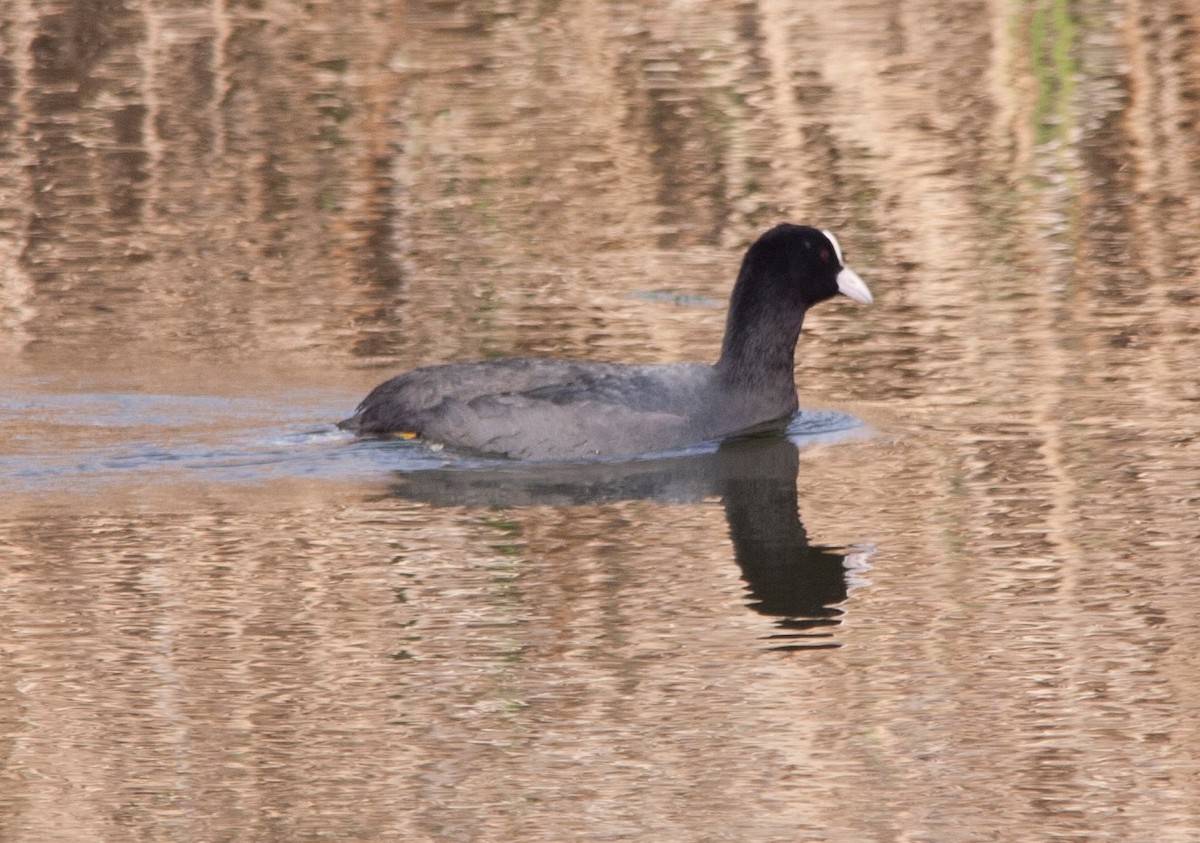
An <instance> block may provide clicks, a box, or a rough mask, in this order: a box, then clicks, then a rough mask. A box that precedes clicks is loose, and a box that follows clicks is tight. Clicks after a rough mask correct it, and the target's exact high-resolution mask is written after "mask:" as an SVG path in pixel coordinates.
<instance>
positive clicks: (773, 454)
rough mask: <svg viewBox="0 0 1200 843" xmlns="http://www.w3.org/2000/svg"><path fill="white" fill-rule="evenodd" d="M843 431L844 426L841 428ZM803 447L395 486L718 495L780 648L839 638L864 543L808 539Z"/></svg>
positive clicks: (767, 446)
mask: <svg viewBox="0 0 1200 843" xmlns="http://www.w3.org/2000/svg"><path fill="white" fill-rule="evenodd" d="M841 435H843V436H844V435H845V432H844V430H843V432H842V434H841ZM799 462H800V455H799V452H798V450H797V448H796V444H795V443H793V442H792V441H791V440H790V439H788V438H787V437H785V436H779V435H767V436H758V437H751V438H746V439H738V440H732V441H728V442H725V443H723V444H722V445H721V446H720V447H719V448H716V449H715V450H708V451H706V452H700V453H688V454H682V455H678V456H664V457H659V458H651V459H640V460H630V461H625V462H611V463H596V462H584V463H559V464H554V465H548V464H541V465H531V464H528V463H520V462H501V461H494V462H487V463H474V464H471V465H468V466H464V467H456V468H442V469H432V470H423V471H412V472H407V473H404V474H401V475H399V478H398V482H397V483H396V485H394V486H393V493H394V494H396V495H397V496H399V497H403V498H407V499H411V500H419V501H425V502H428V503H432V504H435V505H442V506H503V507H512V506H522V505H525V506H530V505H538V504H549V505H555V506H572V505H584V504H598V503H611V502H613V501H618V500H657V501H663V502H667V503H682V502H689V501H698V500H702V499H704V498H706V497H710V496H713V495H720V496H721V499H722V502H723V504H724V507H725V517H726V520H727V521H728V523H729V535H730V538H731V540H732V542H733V551H734V557H735V559H736V561H737V564H738V566H739V567H740V568H741V570H742V576H743V577H744V579H745V580H746V588H747V591H748V592H749V597H750V600H749V605H750V608H752V609H754V611H756V612H759V613H761V614H763V615H766V616H769V617H773V618H778V619H779V620H778V621H777V627H778V630H779V631H778V632H777V633H775V634H774V635H772V636H771V639H772V640H777V639H783V640H784V643H781V644H780V646H779V647H778V648H777V649H785V650H791V649H810V648H814V647H816V648H823V647H836V646H839V645H838V644H836V643H835V642H834V641H833V640H832V636H831V634H830V631H829V628H830V627H835V626H837V625H838V624H839V623H840V618H841V616H842V614H843V612H842V610H841V609H839V608H837V604H839V603H841V602H843V601H844V600H845V599H846V595H847V592H848V588H849V587H850V586H851V585H855V584H859V583H860V582H862V581H861V580H858V582H855V581H854V580H853V578H854V577H855V574H856V572H858V571H862V570H864V569H865V568H866V567H867V565H866V560H867V558H869V556H870V555H871V552H872V551H871V550H869V549H862V550H858V551H855V552H847V551H845V550H836V549H834V548H829V547H820V546H816V545H810V544H809V541H808V535H807V534H806V533H805V531H804V526H803V524H801V522H800V514H799V510H798V508H797V486H796V476H797V473H798V471H799Z"/></svg>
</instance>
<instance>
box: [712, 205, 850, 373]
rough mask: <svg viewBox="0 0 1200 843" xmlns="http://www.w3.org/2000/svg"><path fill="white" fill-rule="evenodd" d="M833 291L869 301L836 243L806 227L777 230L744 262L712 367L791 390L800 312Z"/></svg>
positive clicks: (757, 244)
mask: <svg viewBox="0 0 1200 843" xmlns="http://www.w3.org/2000/svg"><path fill="white" fill-rule="evenodd" d="M838 293H841V294H842V295H844V296H848V297H849V298H851V299H854V300H855V301H857V302H861V303H862V304H870V302H871V291H870V290H868V289H867V285H866V284H864V283H863V282H862V279H861V278H859V277H858V276H857V275H855V274H854V272H853V270H850V269H848V268H847V267H846V266H845V265H844V264H843V262H842V248H841V246H840V245H839V244H838V241H837V238H836V237H834V236H833V235H832V234H831V233H829V232H828V231H822V230H821V229H819V228H811V227H809V226H807V225H789V224H786V223H785V224H783V225H777V226H775V227H774V228H772V229H771V230H770V231H768V232H766V233H765V234H763V236H762V237H759V238H758V240H756V241H755V242H754V245H752V246H751V247H750V248H749V250H747V252H746V256H745V258H743V259H742V268H741V270H740V271H739V272H738V279H737V283H736V284H734V286H733V295H732V296H731V297H730V299H729V315H728V316H727V317H726V319H725V339H724V341H723V342H722V344H721V359H720V360H719V361H718V363H717V366H718V368H719V369H720V370H721V371H722V373H724V375H725V376H726V377H727V378H728V379H730V380H731V381H732V382H734V383H737V384H739V385H744V384H758V383H762V382H765V381H766V380H768V379H774V380H776V381H778V382H779V383H780V384H782V385H783V386H781V387H780V388H781V389H783V388H784V386H786V387H787V388H788V389H790V388H791V387H790V386H789V385H790V384H791V380H792V357H793V353H794V351H795V348H796V340H797V339H798V338H799V336H800V327H801V325H802V324H803V322H804V314H805V313H806V312H807V311H808V309H809V308H810V307H812V306H813V305H814V304H816V303H817V302H822V301H825V300H826V299H829V298H833V297H834V296H836V295H837V294H838Z"/></svg>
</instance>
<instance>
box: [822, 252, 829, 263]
mask: <svg viewBox="0 0 1200 843" xmlns="http://www.w3.org/2000/svg"><path fill="white" fill-rule="evenodd" d="M821 263H829V250H828V249H822V250H821Z"/></svg>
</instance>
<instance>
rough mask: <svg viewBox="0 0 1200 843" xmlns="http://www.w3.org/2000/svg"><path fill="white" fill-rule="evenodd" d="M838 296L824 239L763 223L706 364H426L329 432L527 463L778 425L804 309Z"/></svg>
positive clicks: (789, 398)
mask: <svg viewBox="0 0 1200 843" xmlns="http://www.w3.org/2000/svg"><path fill="white" fill-rule="evenodd" d="M838 293H841V294H842V295H845V296H848V297H849V298H851V299H853V300H854V301H856V302H860V303H862V304H870V302H871V291H870V290H869V289H867V285H866V284H864V283H863V281H862V279H860V278H859V277H858V276H857V275H856V274H855V273H854V272H853V271H852V270H850V269H848V268H846V266H845V265H844V264H843V261H842V251H841V247H840V246H839V245H838V241H837V238H835V237H834V236H833V234H831V233H830V232H828V231H823V230H820V229H816V228H810V227H809V226H802V225H790V224H786V223H785V224H782V225H777V226H775V227H774V228H772V229H771V230H770V231H767V232H766V233H765V234H763V235H762V236H761V237H759V238H758V240H757V241H756V242H755V243H754V244H753V245H752V246H751V247H750V248H749V249H748V250H747V251H746V255H745V257H744V258H743V259H742V266H741V269H740V271H739V272H738V277H737V281H736V283H735V284H734V287H733V294H732V295H731V297H730V300H729V313H728V315H727V317H726V321H725V339H724V342H723V343H722V345H721V357H720V359H719V360H717V362H716V363H715V364H713V365H708V364H705V363H665V364H657V365H631V364H622V363H599V362H591V361H583V360H546V359H540V358H529V357H519V358H512V359H507V360H491V361H485V362H480V363H451V364H446V365H440V366H426V367H424V368H420V369H415V370H413V371H411V372H406V373H405V374H402V375H397V376H396V377H394V378H392V379H391V380H388V381H385V382H383V383H381V384H380V385H379V386H377V387H375V389H373V390H371V393H370V394H369V395H367V397H366V398H365V399H363V402H362V403H361V404H359V406H358V409H356V410H355V411H354V415H353V416H351V417H350V418H348V419H345V420H344V421H342V422H339V424H338V426H339V427H341V428H343V429H346V430H352V431H354V432H356V433H359V434H389V433H390V434H402V435H405V436H414V437H420V438H422V439H426V440H429V441H432V442H440V443H444V444H446V445H452V446H457V447H463V448H470V449H474V450H477V451H485V452H489V453H495V454H502V455H506V456H509V457H515V458H519V459H527V460H564V459H578V458H588V457H597V456H618V455H635V454H642V453H649V452H654V451H664V450H669V449H674V448H678V447H681V446H684V445H688V444H692V443H696V442H703V441H707V440H713V439H720V438H724V437H726V436H729V435H731V434H734V433H738V432H740V431H744V430H747V429H749V428H755V427H758V426H760V425H764V424H768V423H771V422H778V423H779V424H780V426H782V425H784V424H786V422H787V419H788V418H789V417H790V416H791V415H792V414H793V413H795V412H796V409H797V406H798V405H797V401H796V385H795V381H794V377H793V371H792V370H793V355H794V353H795V350H796V341H797V340H798V339H799V336H800V326H801V323H803V321H804V314H805V313H806V312H807V311H808V309H809V308H810V307H812V306H813V305H814V304H816V303H817V302H821V301H824V300H825V299H829V298H832V297H833V296H835V295H837V294H838Z"/></svg>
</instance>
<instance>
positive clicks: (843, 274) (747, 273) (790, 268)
mask: <svg viewBox="0 0 1200 843" xmlns="http://www.w3.org/2000/svg"><path fill="white" fill-rule="evenodd" d="M737 286H738V287H747V288H749V289H746V290H743V291H742V292H743V293H744V294H747V295H749V296H750V297H753V298H757V297H758V296H761V297H762V298H763V300H764V301H768V302H769V301H774V302H775V303H776V304H777V305H786V304H798V305H800V306H802V307H804V308H806V309H807V308H809V307H811V306H812V305H814V304H816V303H817V302H822V301H825V300H826V299H830V298H833V297H834V296H836V295H837V294H838V293H841V294H843V295H845V296H848V297H850V298H852V299H854V300H855V301H857V302H861V303H862V304H869V303H870V302H871V293H870V291H869V290H868V289H867V286H866V285H865V284H864V283H863V282H862V280H861V279H860V278H859V277H858V276H857V275H856V274H855V273H854V272H853V271H852V270H850V269H847V268H846V266H845V264H844V262H843V258H842V249H841V245H840V244H839V243H838V241H837V238H836V237H834V236H833V234H832V233H830V232H828V231H822V230H821V229H818V228H812V227H811V226H807V225H791V224H789V223H783V224H781V225H777V226H775V227H774V228H772V229H771V230H770V231H768V232H766V233H765V234H763V235H762V236H761V237H759V238H758V240H756V241H755V242H754V245H752V246H751V247H750V248H749V250H747V252H746V257H745V258H744V259H743V261H742V269H741V272H740V273H739V274H738V284H737ZM755 294H757V295H755Z"/></svg>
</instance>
